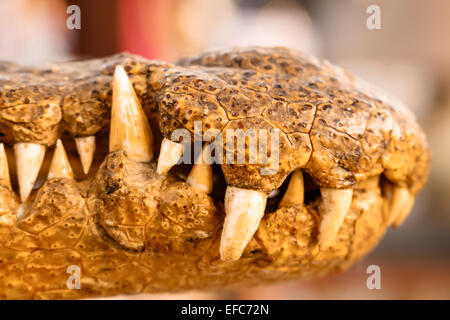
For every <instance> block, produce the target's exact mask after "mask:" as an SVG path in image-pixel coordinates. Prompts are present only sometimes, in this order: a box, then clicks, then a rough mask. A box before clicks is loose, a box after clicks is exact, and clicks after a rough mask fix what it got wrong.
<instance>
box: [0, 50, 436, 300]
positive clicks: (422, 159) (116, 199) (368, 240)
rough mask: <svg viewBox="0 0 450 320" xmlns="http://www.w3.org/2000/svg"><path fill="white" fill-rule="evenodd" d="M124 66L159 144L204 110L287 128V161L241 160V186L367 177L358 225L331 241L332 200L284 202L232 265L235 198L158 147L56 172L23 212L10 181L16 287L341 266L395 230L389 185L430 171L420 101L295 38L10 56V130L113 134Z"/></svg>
mask: <svg viewBox="0 0 450 320" xmlns="http://www.w3.org/2000/svg"><path fill="white" fill-rule="evenodd" d="M117 64H121V65H123V66H124V67H125V69H126V70H127V72H128V74H129V75H130V79H131V82H132V83H133V86H134V88H135V90H136V92H137V94H138V96H139V98H140V99H141V102H142V105H143V107H144V110H145V111H146V113H147V116H148V117H149V121H150V122H151V124H152V130H153V133H154V135H155V138H156V139H155V140H156V141H160V140H161V138H162V136H164V137H167V138H170V135H171V133H172V132H173V130H174V129H176V128H182V127H185V128H187V129H190V130H192V129H193V128H192V125H193V121H195V120H202V121H203V126H204V128H203V129H204V130H206V129H210V128H213V129H217V130H223V129H224V128H227V127H228V128H254V129H258V128H275V127H278V128H279V129H280V130H281V133H280V141H281V142H283V145H282V146H281V151H280V170H279V171H278V173H277V174H275V175H272V176H261V175H260V174H259V169H260V166H257V165H249V164H245V165H228V164H225V165H222V171H223V173H224V176H225V179H226V181H227V184H228V185H233V186H237V187H242V188H250V189H254V190H261V191H266V192H270V191H272V190H274V189H276V188H277V187H279V186H280V185H281V184H282V183H283V181H284V179H285V178H286V177H287V176H288V175H289V174H290V173H291V172H292V171H293V170H295V169H301V170H303V171H304V172H305V173H307V174H308V175H309V176H310V177H311V178H312V181H313V182H311V183H310V184H309V186H308V185H307V186H306V187H307V190H308V188H312V189H317V188H318V187H328V188H350V187H351V188H353V190H354V193H353V201H352V205H351V208H350V211H349V212H348V214H347V217H346V219H345V221H344V224H343V226H342V227H341V229H340V231H339V233H338V236H337V238H336V240H335V241H334V242H333V244H332V245H331V247H330V248H328V249H326V250H324V249H320V250H319V247H318V245H317V234H318V229H319V223H320V221H321V214H320V212H319V203H320V197H310V199H309V201H307V202H306V204H305V205H297V206H294V207H284V208H280V209H274V208H273V207H272V209H270V210H269V209H268V211H267V212H266V214H265V216H264V218H263V219H262V221H261V224H260V226H259V228H258V231H257V233H256V234H255V236H254V237H253V239H252V240H251V241H250V243H249V244H248V246H247V247H246V249H245V251H244V253H243V255H242V257H241V258H240V259H239V260H238V261H236V262H222V261H221V260H220V258H219V240H220V232H221V228H222V224H223V219H224V215H225V214H224V211H223V203H222V201H223V199H219V198H217V197H214V196H208V195H206V194H204V193H202V192H201V191H199V190H197V189H195V188H193V187H191V186H190V185H189V184H187V183H185V182H184V179H183V177H184V176H183V175H182V174H180V173H179V172H177V171H176V170H174V172H169V173H168V174H167V175H163V176H159V175H158V174H157V173H156V163H155V160H153V161H152V162H151V163H146V164H144V163H138V162H134V161H131V160H129V159H128V158H127V157H126V154H125V153H124V152H122V151H118V152H113V153H110V154H108V155H107V156H106V158H105V159H104V160H103V163H102V164H101V166H100V168H99V169H98V171H97V172H96V173H95V174H94V176H93V177H90V178H87V179H86V180H85V181H80V182H77V181H75V180H73V179H67V178H54V179H50V180H47V181H46V182H45V184H44V185H43V186H42V187H41V188H40V189H39V190H37V192H35V193H33V194H32V196H31V197H30V199H28V201H27V202H26V203H25V204H24V209H22V210H24V214H23V216H22V218H20V219H17V218H16V211H17V209H18V207H19V200H18V198H17V196H16V195H15V193H14V192H13V191H12V190H10V189H8V188H6V187H4V186H0V298H4V299H14V298H21V299H29V298H30V299H31V298H36V299H52V298H80V297H89V296H105V295H113V294H118V293H137V292H158V291H164V292H167V291H176V290H186V289H209V288H223V287H225V286H237V285H247V284H256V283H258V284H259V283H266V282H270V281H279V280H284V279H292V278H307V277H314V276H318V275H323V274H327V273H330V272H335V271H340V270H343V269H345V268H347V267H348V266H350V265H351V264H352V263H354V262H355V261H357V260H358V259H360V258H361V257H362V256H364V255H365V254H366V253H367V252H368V251H370V250H371V248H373V246H374V245H376V243H377V242H378V241H379V239H380V238H381V237H382V235H383V234H384V232H385V230H386V229H387V227H388V225H387V221H388V220H389V210H388V207H389V206H388V202H389V199H388V197H387V196H386V195H385V194H383V191H384V189H382V187H381V186H383V183H387V184H390V185H396V186H401V187H407V188H408V189H409V190H410V192H411V193H412V194H416V193H417V192H418V190H419V189H420V188H421V187H422V186H423V184H424V182H425V180H426V177H427V174H428V165H429V157H430V155H429V150H428V147H427V144H426V141H425V138H424V136H423V133H422V132H421V130H420V128H418V126H417V124H416V122H415V120H414V118H413V117H412V116H411V114H410V113H409V111H408V110H404V109H401V108H400V107H398V106H397V104H390V102H389V101H387V100H383V99H382V98H380V97H379V96H378V95H373V94H372V93H371V92H370V91H368V90H369V89H365V88H364V89H363V88H360V83H361V82H360V81H359V80H356V79H354V78H353V76H352V75H350V74H349V73H347V72H345V71H342V70H341V69H338V68H337V67H334V66H332V65H330V64H329V63H327V62H326V61H321V60H318V59H315V58H312V57H308V56H306V55H303V54H301V53H299V52H295V51H291V50H288V49H284V48H245V49H232V50H228V51H223V52H213V53H205V54H202V55H200V56H198V57H194V58H190V59H185V60H183V61H180V63H179V64H178V65H171V64H165V63H162V62H155V61H148V60H145V59H143V58H140V57H136V56H130V55H126V54H122V55H117V56H113V57H110V58H106V59H102V60H92V61H88V62H78V63H70V64H62V65H58V66H50V67H49V68H43V69H28V68H23V67H20V66H17V65H13V64H8V63H4V64H0V71H1V73H2V74H1V76H2V77H1V78H0V87H1V89H0V90H1V95H0V132H2V138H1V141H4V142H6V143H7V144H8V145H12V144H13V143H16V142H35V143H40V144H44V145H47V146H50V145H53V144H54V143H55V142H56V139H57V138H58V137H59V136H60V135H61V134H62V133H61V132H62V131H63V130H65V131H68V132H70V133H71V134H72V135H73V136H74V137H79V136H88V135H94V134H98V133H99V132H101V131H107V130H108V127H109V123H108V122H109V108H110V104H111V89H110V88H111V79H112V72H113V70H114V67H115V66H116V65H117ZM50 71H51V72H50ZM12 90H14V91H12ZM47 105H48V106H47ZM158 123H159V127H158V125H157V124H158ZM158 146H159V144H158V143H157V145H155V147H156V148H157V147H158ZM155 158H156V157H155ZM380 175H382V179H383V183H379V176H380ZM218 187H222V188H223V186H217V185H215V186H214V188H215V189H217V188H218ZM306 198H308V195H307V196H306ZM269 207H270V206H269ZM269 207H268V208H269ZM70 265H77V266H80V268H81V289H80V290H69V289H67V287H66V280H67V278H68V276H69V274H67V273H66V269H67V267H68V266H70Z"/></svg>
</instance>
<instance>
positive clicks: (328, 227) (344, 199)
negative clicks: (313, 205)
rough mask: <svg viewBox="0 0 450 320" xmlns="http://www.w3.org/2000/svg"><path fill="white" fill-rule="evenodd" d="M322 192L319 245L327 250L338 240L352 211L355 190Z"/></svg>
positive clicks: (325, 189)
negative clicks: (349, 212)
mask: <svg viewBox="0 0 450 320" xmlns="http://www.w3.org/2000/svg"><path fill="white" fill-rule="evenodd" d="M320 192H321V194H322V203H321V208H320V211H321V214H322V222H321V223H320V228H319V245H320V247H321V248H322V249H326V248H328V247H329V246H330V245H331V243H332V242H333V241H334V239H335V238H336V235H337V233H338V231H339V229H340V228H341V226H342V223H343V222H344V219H345V216H346V215H347V212H348V210H349V209H350V205H351V204H352V195H353V190H352V189H329V188H321V189H320Z"/></svg>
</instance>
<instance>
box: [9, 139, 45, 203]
mask: <svg viewBox="0 0 450 320" xmlns="http://www.w3.org/2000/svg"><path fill="white" fill-rule="evenodd" d="M14 155H15V157H16V164H17V179H18V181H19V190H20V199H21V200H22V202H25V201H26V200H27V198H28V196H29V195H30V192H31V190H32V189H33V185H34V182H35V181H36V178H37V176H38V174H39V169H40V168H41V165H42V161H43V160H44V155H45V147H44V146H42V145H40V144H36V143H25V142H20V143H16V144H15V145H14Z"/></svg>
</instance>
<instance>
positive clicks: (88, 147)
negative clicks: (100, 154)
mask: <svg viewBox="0 0 450 320" xmlns="http://www.w3.org/2000/svg"><path fill="white" fill-rule="evenodd" d="M75 144H76V145H77V150H78V154H79V155H80V159H81V165H82V167H83V172H84V174H88V172H89V169H90V168H91V164H92V160H93V159H94V153H95V136H89V137H79V138H75Z"/></svg>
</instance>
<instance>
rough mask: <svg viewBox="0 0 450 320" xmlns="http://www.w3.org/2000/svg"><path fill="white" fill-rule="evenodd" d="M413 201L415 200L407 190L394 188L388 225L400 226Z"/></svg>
mask: <svg viewBox="0 0 450 320" xmlns="http://www.w3.org/2000/svg"><path fill="white" fill-rule="evenodd" d="M414 200H415V198H414V197H413V196H412V195H411V193H410V192H409V190H408V189H407V188H400V187H394V190H393V192H392V199H391V203H390V208H389V211H390V215H389V217H390V221H389V224H388V225H391V224H394V227H399V226H400V225H402V223H403V222H404V221H405V219H406V218H407V217H408V215H409V213H410V212H411V210H412V208H413V206H414Z"/></svg>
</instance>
